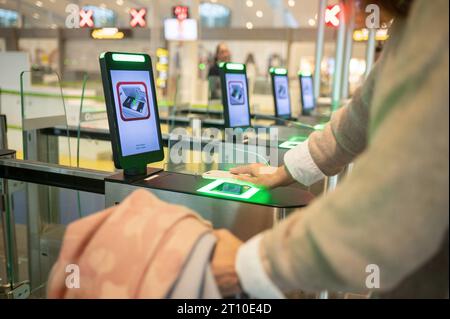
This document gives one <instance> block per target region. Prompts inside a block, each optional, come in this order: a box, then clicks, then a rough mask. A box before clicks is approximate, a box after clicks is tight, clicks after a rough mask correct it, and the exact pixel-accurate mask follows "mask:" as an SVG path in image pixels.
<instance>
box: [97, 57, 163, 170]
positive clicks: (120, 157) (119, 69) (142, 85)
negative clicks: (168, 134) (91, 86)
mask: <svg viewBox="0 0 450 319" xmlns="http://www.w3.org/2000/svg"><path fill="white" fill-rule="evenodd" d="M100 66H101V71H102V79H103V88H104V91H105V100H106V108H107V112H108V120H109V127H110V133H111V140H112V145H113V154H114V163H115V165H116V167H118V168H125V169H126V168H127V167H135V166H137V165H136V164H138V165H139V166H142V164H143V163H144V162H145V163H144V164H146V163H151V162H155V161H160V160H162V159H163V158H164V153H163V145H162V140H161V128H160V124H159V116H158V107H157V102H156V95H155V85H154V82H153V72H152V67H151V60H150V56H148V55H145V54H126V53H112V52H107V53H104V54H102V55H101V57H100ZM138 162H140V163H138Z"/></svg>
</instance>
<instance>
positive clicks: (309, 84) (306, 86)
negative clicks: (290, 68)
mask: <svg viewBox="0 0 450 319" xmlns="http://www.w3.org/2000/svg"><path fill="white" fill-rule="evenodd" d="M300 81H302V101H303V108H304V109H306V110H311V109H314V107H315V103H314V91H313V79H312V77H310V76H302V77H300Z"/></svg>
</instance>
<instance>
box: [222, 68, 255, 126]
mask: <svg viewBox="0 0 450 319" xmlns="http://www.w3.org/2000/svg"><path fill="white" fill-rule="evenodd" d="M220 79H221V85H222V103H223V109H224V119H225V127H230V128H235V127H249V126H251V120H250V103H249V98H248V83H247V74H246V69H245V65H244V64H239V63H221V64H220Z"/></svg>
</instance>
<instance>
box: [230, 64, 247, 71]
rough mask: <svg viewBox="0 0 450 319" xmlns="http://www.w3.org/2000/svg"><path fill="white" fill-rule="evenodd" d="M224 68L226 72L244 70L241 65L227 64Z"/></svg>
mask: <svg viewBox="0 0 450 319" xmlns="http://www.w3.org/2000/svg"><path fill="white" fill-rule="evenodd" d="M225 67H226V68H227V69H228V70H233V71H242V70H244V68H245V66H244V65H243V64H240V63H227V64H226V65H225Z"/></svg>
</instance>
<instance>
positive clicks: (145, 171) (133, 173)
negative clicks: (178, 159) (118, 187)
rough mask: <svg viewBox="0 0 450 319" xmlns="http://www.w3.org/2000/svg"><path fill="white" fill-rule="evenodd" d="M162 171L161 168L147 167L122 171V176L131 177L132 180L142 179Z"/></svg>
mask: <svg viewBox="0 0 450 319" xmlns="http://www.w3.org/2000/svg"><path fill="white" fill-rule="evenodd" d="M162 170H163V169H162V168H154V167H147V166H141V167H133V168H128V169H124V170H123V175H124V176H126V177H131V178H133V177H137V178H142V177H147V176H151V175H154V174H156V173H159V172H161V171H162Z"/></svg>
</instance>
